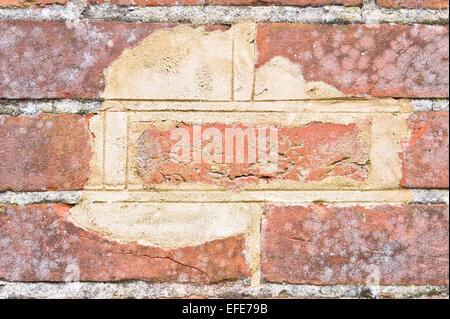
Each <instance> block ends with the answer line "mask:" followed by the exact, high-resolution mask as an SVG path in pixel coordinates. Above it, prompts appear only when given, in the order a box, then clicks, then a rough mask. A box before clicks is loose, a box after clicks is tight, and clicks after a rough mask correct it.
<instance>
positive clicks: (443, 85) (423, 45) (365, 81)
mask: <svg viewBox="0 0 450 319" xmlns="http://www.w3.org/2000/svg"><path fill="white" fill-rule="evenodd" d="M448 45H449V44H448V26H425V25H414V26H402V25H395V26H390V25H383V24H382V25H365V26H362V25H348V26H328V25H289V24H278V23H276V24H267V23H265V24H259V25H258V35H257V48H258V62H257V66H258V67H260V66H262V65H264V64H265V63H267V62H269V61H271V60H272V59H273V58H274V57H277V56H282V57H285V58H289V59H290V60H291V61H292V62H295V63H297V64H299V65H300V66H301V68H302V70H301V71H302V73H303V77H304V78H305V80H306V81H322V82H325V83H327V84H329V85H331V86H333V87H335V88H337V89H339V90H341V91H342V92H343V93H345V94H347V95H349V96H367V95H371V96H376V97H448V95H449V91H448V84H449V77H448V71H449V69H448V47H449V46H448Z"/></svg>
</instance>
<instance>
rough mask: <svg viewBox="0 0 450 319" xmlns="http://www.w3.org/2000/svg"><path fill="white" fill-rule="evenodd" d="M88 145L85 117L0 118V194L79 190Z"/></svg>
mask: <svg viewBox="0 0 450 319" xmlns="http://www.w3.org/2000/svg"><path fill="white" fill-rule="evenodd" d="M91 143H92V136H91V134H90V133H89V129H88V119H87V117H83V116H80V115H42V114H41V115H35V116H23V117H12V116H0V163H1V164H0V191H5V190H14V191H44V190H75V189H81V188H82V187H83V184H84V183H85V182H86V180H87V178H88V175H89V160H90V158H91V155H92V154H91Z"/></svg>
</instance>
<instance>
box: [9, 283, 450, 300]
mask: <svg viewBox="0 0 450 319" xmlns="http://www.w3.org/2000/svg"><path fill="white" fill-rule="evenodd" d="M73 285H80V286H81V287H79V288H80V289H73ZM90 287H92V288H93V289H92V290H90V289H89V288H90ZM363 289H364V292H365V293H364V295H366V296H367V293H368V290H369V292H370V293H371V294H372V293H373V294H374V295H380V294H389V295H392V296H394V297H397V298H402V297H422V296H430V295H436V296H444V297H448V286H446V285H418V286H401V285H379V286H375V285H356V284H355V285H311V284H309V285H308V284H278V283H262V284H260V285H258V286H255V287H252V286H251V284H250V282H249V280H245V279H244V280H236V281H229V282H221V283H213V284H205V285H199V284H195V283H177V282H148V281H142V280H122V281H106V282H105V281H103V282H102V281H98V282H89V281H81V282H76V283H65V282H45V281H40V282H12V281H0V297H1V298H8V297H9V298H11V297H12V298H17V297H25V298H27V297H31V298H52V297H55V298H61V297H63V298H64V297H71V296H73V297H87V298H133V297H138V298H161V297H163V298H168V297H188V296H192V295H204V296H207V297H218V298H226V297H227V296H231V297H234V298H235V297H236V296H239V295H242V296H245V297H248V296H255V297H266V298H271V297H278V296H280V294H281V293H284V294H286V293H288V294H289V296H291V297H325V298H326V297H329V298H338V297H344V298H351V297H362V294H361V291H362V290H363ZM168 292H170V293H168Z"/></svg>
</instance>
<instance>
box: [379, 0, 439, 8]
mask: <svg viewBox="0 0 450 319" xmlns="http://www.w3.org/2000/svg"><path fill="white" fill-rule="evenodd" d="M377 5H379V6H380V7H385V8H410V9H417V8H429V9H447V8H448V0H377Z"/></svg>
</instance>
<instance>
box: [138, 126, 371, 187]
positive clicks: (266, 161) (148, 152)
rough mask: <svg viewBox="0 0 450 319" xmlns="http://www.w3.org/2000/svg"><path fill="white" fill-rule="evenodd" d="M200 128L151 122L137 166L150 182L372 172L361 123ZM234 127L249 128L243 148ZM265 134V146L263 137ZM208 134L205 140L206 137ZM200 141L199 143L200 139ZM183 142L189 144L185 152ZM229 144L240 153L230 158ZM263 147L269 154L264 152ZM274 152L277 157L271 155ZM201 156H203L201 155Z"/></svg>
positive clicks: (304, 178)
mask: <svg viewBox="0 0 450 319" xmlns="http://www.w3.org/2000/svg"><path fill="white" fill-rule="evenodd" d="M197 128H198V131H197V133H195V131H196V129H195V127H194V126H188V125H184V124H179V125H177V126H176V127H173V128H172V129H166V130H162V129H158V128H157V127H150V128H149V129H148V130H147V131H145V132H144V134H143V135H142V136H141V137H140V138H139V140H138V141H137V150H138V158H137V161H136V165H137V168H138V171H139V174H140V176H141V177H142V178H143V179H144V180H145V181H146V183H147V184H149V185H152V184H159V183H164V182H168V183H175V184H178V183H181V182H191V183H193V182H202V183H207V184H216V185H220V186H230V187H237V188H239V187H240V186H242V185H245V184H258V183H260V182H270V181H272V180H292V181H298V182H302V183H307V182H309V181H320V180H323V179H326V178H327V177H330V176H345V177H347V178H349V179H353V180H357V181H363V180H365V179H366V177H367V173H368V169H367V164H368V148H367V145H366V143H365V142H364V141H363V140H362V139H361V137H360V136H359V134H360V128H359V127H358V126H357V125H356V124H349V125H342V124H332V123H316V122H313V123H310V124H307V125H305V126H302V127H296V128H286V127H270V126H260V127H246V126H242V125H224V124H220V123H216V124H213V125H204V126H202V127H200V126H197ZM258 128H259V129H260V130H261V132H260V131H258ZM271 129H272V130H274V131H275V130H276V132H277V133H276V135H271V133H270V132H271ZM231 130H234V131H235V132H236V133H238V132H242V133H248V135H247V137H245V139H244V135H242V141H243V148H240V147H238V145H239V144H238V142H237V139H236V140H233V141H234V142H233V141H230V142H227V136H231V135H230V131H231ZM173 132H186V133H187V135H188V136H187V137H188V139H189V141H187V140H180V139H179V138H177V136H175V135H174V136H173V137H171V133H173ZM205 132H206V133H205ZM208 133H209V134H212V133H214V134H213V135H208ZM216 134H217V135H216ZM194 135H195V136H194ZM264 135H265V136H266V141H265V142H266V144H265V145H264V144H263V143H262V142H259V140H258V137H259V136H264ZM202 136H203V141H200V140H199V138H200V139H201V138H202ZM205 136H207V137H205ZM216 136H217V138H218V140H216V139H215V138H216ZM257 136H258V137H257ZM271 136H273V139H271ZM212 138H214V139H212ZM195 141H198V143H199V144H197V145H196V144H194V143H195ZM211 141H213V142H214V143H211ZM177 145H180V146H181V148H183V147H186V148H185V149H181V151H180V148H179V147H177ZM214 146H217V147H215V148H214ZM227 147H231V149H232V152H229V153H228V154H232V155H233V154H235V155H236V156H235V157H234V155H233V158H228V157H227V151H226V150H227ZM174 150H175V151H174ZM202 150H203V155H201V153H202ZM259 151H262V152H264V154H267V157H266V158H264V157H263V156H260V154H259ZM183 152H184V154H187V157H186V158H185V160H183V161H180V160H177V159H175V158H174V156H173V155H174V154H177V155H182V153H183ZM271 153H272V155H273V156H275V157H271V155H270V154H271ZM251 154H253V156H254V158H253V159H252V157H251V156H252V155H251ZM200 155H201V156H202V157H201V159H200V158H199V157H197V156H200Z"/></svg>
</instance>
